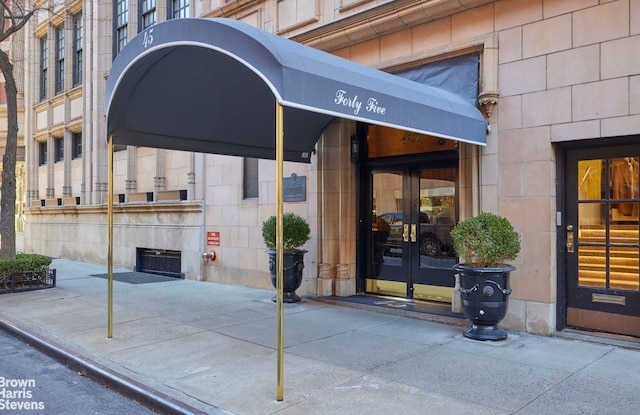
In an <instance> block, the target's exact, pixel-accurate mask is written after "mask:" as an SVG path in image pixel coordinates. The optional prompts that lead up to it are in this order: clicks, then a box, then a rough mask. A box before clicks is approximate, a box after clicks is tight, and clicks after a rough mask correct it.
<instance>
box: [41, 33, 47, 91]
mask: <svg viewBox="0 0 640 415" xmlns="http://www.w3.org/2000/svg"><path fill="white" fill-rule="evenodd" d="M48 54H49V47H48V43H47V36H46V35H45V36H42V37H41V38H40V100H41V101H42V100H45V99H47V83H48V80H49V76H48V74H47V69H48V66H49V64H48V62H49V60H48V59H47V55H48Z"/></svg>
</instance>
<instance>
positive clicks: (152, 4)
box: [138, 0, 156, 32]
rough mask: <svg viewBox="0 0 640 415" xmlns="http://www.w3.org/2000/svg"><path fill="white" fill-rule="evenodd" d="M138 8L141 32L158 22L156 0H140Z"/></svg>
mask: <svg viewBox="0 0 640 415" xmlns="http://www.w3.org/2000/svg"><path fill="white" fill-rule="evenodd" d="M138 10H139V11H140V12H139V13H140V20H139V21H140V24H139V28H140V30H139V31H140V32H141V31H143V30H144V29H148V28H149V27H151V26H153V25H154V24H155V23H156V0H140V2H139V7H138Z"/></svg>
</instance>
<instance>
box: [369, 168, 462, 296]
mask: <svg viewBox="0 0 640 415" xmlns="http://www.w3.org/2000/svg"><path fill="white" fill-rule="evenodd" d="M456 179H457V168H456V164H455V163H447V164H444V165H443V164H440V165H439V166H438V167H434V166H433V165H431V166H428V165H420V164H416V163H414V164H406V165H400V166H397V165H396V166H392V167H389V166H386V167H379V168H375V167H374V168H371V169H370V171H369V190H370V191H369V192H368V193H367V197H368V199H369V200H368V207H369V209H370V212H371V223H370V227H369V228H370V231H369V232H368V238H367V239H368V243H367V247H368V267H367V279H366V288H365V289H366V291H367V292H370V293H376V294H386V295H393V296H399V297H406V298H418V299H427V300H434V301H442V302H451V292H452V287H453V286H454V282H455V280H454V276H453V275H454V272H453V270H452V267H453V265H455V264H456V262H457V259H456V257H455V255H454V253H453V248H452V245H451V237H450V236H449V232H450V231H451V229H452V228H453V226H454V224H455V223H456V215H457V208H456Z"/></svg>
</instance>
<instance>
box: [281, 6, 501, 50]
mask: <svg viewBox="0 0 640 415" xmlns="http://www.w3.org/2000/svg"><path fill="white" fill-rule="evenodd" d="M491 1H492V0H469V1H459V0H430V1H424V0H399V1H393V2H389V3H385V4H383V5H380V6H378V7H375V8H372V9H369V10H365V11H363V12H360V13H357V14H352V15H350V16H347V17H344V18H342V19H339V20H336V21H334V22H331V23H328V24H325V25H322V26H321V27H317V28H314V29H311V30H309V31H306V32H304V33H300V34H297V35H294V36H291V39H292V40H295V41H296V42H299V43H303V44H305V45H307V46H311V47H314V48H316V49H320V50H323V51H325V52H332V51H335V50H339V49H342V48H345V47H348V46H350V45H353V44H354V43H361V42H366V41H367V40H371V39H374V38H377V37H379V36H381V35H384V34H387V33H393V32H397V31H399V30H403V29H407V28H409V27H414V26H417V25H420V24H424V23H428V22H431V21H435V20H438V19H441V18H443V17H446V16H450V15H453V14H456V13H460V12H462V11H465V10H468V9H472V8H475V7H478V6H481V5H483V4H487V3H490V2H491Z"/></svg>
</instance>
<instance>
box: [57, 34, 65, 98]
mask: <svg viewBox="0 0 640 415" xmlns="http://www.w3.org/2000/svg"><path fill="white" fill-rule="evenodd" d="M63 90H64V25H60V26H58V27H56V94H59V93H60V92H62V91H63Z"/></svg>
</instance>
